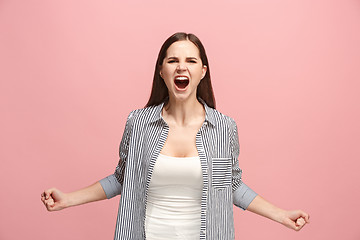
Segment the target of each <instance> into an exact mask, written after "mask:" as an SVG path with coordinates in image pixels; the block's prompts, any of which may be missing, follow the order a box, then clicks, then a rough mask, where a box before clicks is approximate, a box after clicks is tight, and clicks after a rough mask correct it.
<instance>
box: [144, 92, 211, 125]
mask: <svg viewBox="0 0 360 240" xmlns="http://www.w3.org/2000/svg"><path fill="white" fill-rule="evenodd" d="M198 100H199V102H200V103H201V104H202V105H203V106H204V109H205V122H208V123H210V124H211V125H212V126H215V116H214V111H215V109H213V108H211V107H209V106H208V105H207V104H206V103H205V101H204V100H202V99H201V98H198ZM165 101H166V100H165ZM165 101H164V102H162V103H160V104H159V105H156V106H153V108H154V109H153V112H154V115H153V116H154V117H153V118H152V119H150V123H152V122H156V121H160V120H161V121H164V119H163V118H162V116H161V110H162V109H163V107H164V104H165ZM164 122H165V121H164Z"/></svg>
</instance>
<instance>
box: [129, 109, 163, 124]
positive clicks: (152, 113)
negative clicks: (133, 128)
mask: <svg viewBox="0 0 360 240" xmlns="http://www.w3.org/2000/svg"><path fill="white" fill-rule="evenodd" d="M160 112H161V105H156V106H150V107H145V108H139V109H135V110H132V111H131V112H130V113H129V115H128V117H127V121H128V122H130V123H132V124H133V123H149V122H150V121H152V120H154V119H155V118H156V117H159V116H160Z"/></svg>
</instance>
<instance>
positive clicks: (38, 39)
mask: <svg viewBox="0 0 360 240" xmlns="http://www.w3.org/2000/svg"><path fill="white" fill-rule="evenodd" d="M177 31H186V32H192V33H195V34H196V35H198V36H199V37H200V39H201V40H202V42H203V43H204V45H205V48H206V50H207V53H208V58H209V61H210V67H211V73H212V79H213V85H214V90H215V96H216V100H217V106H218V109H219V110H220V111H221V112H223V113H225V114H227V115H230V116H231V117H233V118H234V119H235V120H236V121H237V123H238V127H239V135H240V145H241V154H240V165H241V168H242V169H243V171H244V174H243V179H244V181H245V182H246V183H247V184H248V185H250V186H251V187H252V188H253V189H254V190H255V191H256V192H258V193H259V194H260V195H262V196H263V197H264V198H266V199H268V200H269V201H270V202H272V203H274V204H276V205H278V206H280V207H282V208H285V209H297V208H300V209H303V210H305V211H307V212H309V213H310V215H311V219H310V220H311V224H309V225H307V226H305V228H304V229H303V230H302V231H300V232H295V231H292V230H289V229H287V228H285V227H283V226H282V225H280V224H277V223H274V222H272V221H270V220H268V219H265V218H262V217H259V216H257V215H255V214H253V213H251V212H248V211H245V212H243V211H241V210H240V209H235V221H236V239H239V240H240V239H251V240H260V239H261V240H263V239H293V240H296V239H334V240H335V239H336V240H338V239H344V240H345V239H348V240H358V239H360V230H359V227H358V222H359V218H358V217H359V215H360V210H359V202H360V192H359V182H360V181H359V180H360V179H359V174H358V171H359V170H358V168H359V167H360V166H359V160H360V150H359V149H360V148H359V142H360V111H359V110H360V109H359V106H360V104H359V103H360V98H359V88H360V84H359V80H360V67H359V66H360V44H359V43H360V2H359V1H355V0H354V1H350V0H349V1H335V0H331V1H325V0H323V1H313V0H312V1H310V0H306V1H300V0H296V1H281V0H276V1H275V0H274V1H265V0H263V1H235V0H234V1H205V0H201V1H192V0H183V1H176V2H172V1H160V0H155V1H139V0H137V1H110V0H106V1H93V0H91V1H89V0H82V1H73V0H71V1H70V0H66V1H45V0H42V1H41V0H38V1H35V0H33V1H25V0H24V1H19V0H11V1H10V0H1V1H0V80H1V81H0V109H1V118H0V122H1V124H0V126H1V135H0V136H1V141H0V147H1V151H0V159H1V165H0V167H1V174H0V182H1V198H0V201H1V203H0V239H1V240H14V239H52V240H57V239H88V240H92V239H94V240H95V239H112V238H113V232H114V227H115V220H116V215H117V207H118V202H119V197H117V198H115V199H112V200H106V201H102V202H97V203H91V204H88V205H83V206H80V207H76V208H69V209H66V210H64V211H61V212H55V213H49V212H47V211H46V210H45V208H44V206H43V205H42V203H41V202H40V194H41V192H42V191H43V190H44V189H46V188H49V187H53V186H55V187H58V188H59V189H61V190H63V191H65V192H67V191H73V190H76V189H78V188H81V187H84V186H87V185H89V184H91V183H93V182H95V181H97V180H99V179H101V178H103V177H105V176H107V175H108V174H111V173H112V172H113V171H114V169H115V166H116V164H117V161H118V145H119V142H120V139H121V136H122V131H123V128H124V123H125V119H126V116H127V114H128V113H129V112H130V111H131V110H132V109H135V108H141V107H143V106H144V104H145V103H146V101H147V99H148V97H149V93H150V87H151V81H152V75H153V71H154V66H155V60H156V57H157V53H158V51H159V49H160V46H161V44H162V43H163V41H164V40H165V39H166V38H167V37H168V36H170V35H171V34H173V33H174V32H177Z"/></svg>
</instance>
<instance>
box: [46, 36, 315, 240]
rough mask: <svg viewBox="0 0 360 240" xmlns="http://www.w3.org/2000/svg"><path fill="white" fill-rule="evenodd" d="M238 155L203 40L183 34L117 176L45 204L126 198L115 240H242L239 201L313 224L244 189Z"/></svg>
mask: <svg viewBox="0 0 360 240" xmlns="http://www.w3.org/2000/svg"><path fill="white" fill-rule="evenodd" d="M238 155H239V142H238V132H237V126H236V123H235V122H234V120H233V119H232V118H230V117H228V116H225V115H223V114H221V113H220V112H218V111H217V110H215V99H214V95H213V90H212V86H211V81H210V68H209V63H208V60H207V57H206V53H205V49H204V47H203V45H202V43H201V42H200V40H199V39H198V38H197V37H196V36H195V35H193V34H186V33H176V34H174V35H172V36H171V37H169V38H168V39H167V40H166V41H165V43H164V44H163V46H162V48H161V49H160V53H159V56H158V59H157V63H156V68H155V73H154V79H153V87H152V92H151V96H150V99H149V101H148V103H147V104H146V107H145V108H143V109H138V110H134V111H132V112H131V113H130V114H129V116H128V118H127V122H126V126H125V130H124V134H123V137H122V140H121V143H120V160H119V163H118V165H117V167H116V170H115V173H114V174H112V175H110V176H108V177H106V178H104V179H102V180H100V181H99V182H96V183H95V184H93V185H91V186H89V187H86V188H84V189H81V190H79V191H75V192H71V193H62V192H61V191H59V190H57V189H56V188H51V189H48V190H46V191H44V192H43V193H42V194H41V200H42V202H43V203H44V204H45V206H46V208H47V210H49V211H56V210H61V209H63V208H67V207H70V206H76V205H80V204H84V203H88V202H92V201H98V200H103V199H106V198H112V197H114V196H116V195H119V194H121V199H120V207H119V213H118V218H117V224H116V230H115V240H117V239H126V240H129V239H136V240H138V239H145V238H146V239H149V240H152V239H167V240H168V239H214V240H218V239H234V223H233V204H235V205H236V206H238V207H240V208H241V209H243V210H245V209H247V210H249V211H251V212H254V213H256V214H259V215H261V216H264V217H267V218H270V219H272V220H274V221H276V222H279V223H281V224H283V225H285V226H287V227H289V228H291V229H294V230H300V229H301V228H302V227H303V226H304V225H305V224H306V223H309V215H308V214H307V213H305V212H304V211H301V210H294V211H286V210H283V209H280V208H278V207H276V206H274V205H272V204H271V203H269V202H268V201H266V200H265V199H263V198H262V197H260V196H259V195H258V194H257V193H255V192H254V191H253V190H252V189H251V188H249V187H248V186H247V185H246V184H244V183H243V182H242V180H241V173H242V171H241V169H240V168H239V166H238Z"/></svg>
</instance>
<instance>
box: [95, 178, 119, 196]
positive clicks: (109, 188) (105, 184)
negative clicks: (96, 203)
mask: <svg viewBox="0 0 360 240" xmlns="http://www.w3.org/2000/svg"><path fill="white" fill-rule="evenodd" d="M99 182H100V184H101V186H102V188H103V189H104V192H105V194H106V198H107V199H110V198H113V197H115V196H117V195H119V194H120V193H121V191H122V185H121V184H120V183H119V182H118V180H117V179H116V177H115V175H114V174H112V175H110V176H107V177H106V178H103V179H101V180H100V181H99Z"/></svg>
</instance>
